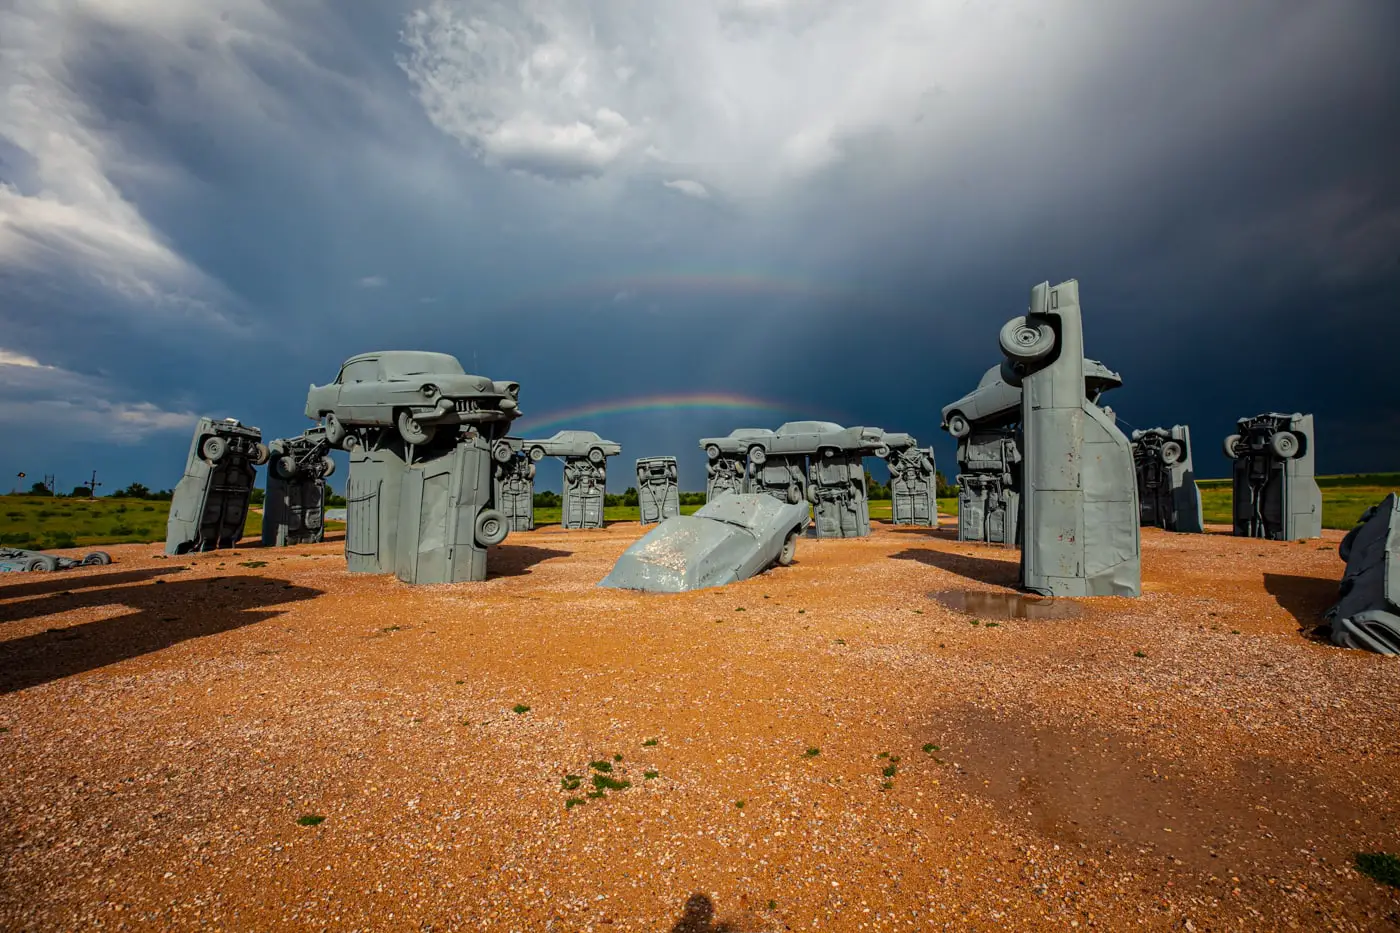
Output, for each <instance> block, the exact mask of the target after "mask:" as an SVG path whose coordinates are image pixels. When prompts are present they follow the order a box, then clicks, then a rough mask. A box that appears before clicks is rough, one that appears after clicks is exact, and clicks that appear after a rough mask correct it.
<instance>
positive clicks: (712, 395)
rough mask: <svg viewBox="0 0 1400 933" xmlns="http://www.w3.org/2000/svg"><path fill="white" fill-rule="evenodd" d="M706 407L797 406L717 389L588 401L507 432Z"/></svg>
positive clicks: (777, 410) (788, 410) (778, 410)
mask: <svg viewBox="0 0 1400 933" xmlns="http://www.w3.org/2000/svg"><path fill="white" fill-rule="evenodd" d="M697 409H708V410H714V411H752V412H762V413H765V414H772V415H783V414H792V413H793V412H796V411H797V409H796V408H794V407H793V406H792V405H788V404H785V403H783V402H773V401H767V400H765V399H761V398H750V397H747V396H743V395H729V394H724V393H718V392H702V393H693V394H689V395H653V396H647V397H644V398H627V399H613V400H612V401H606V402H592V403H590V404H588V405H580V406H578V407H577V408H569V409H565V410H564V411H554V412H550V413H548V414H545V415H540V416H538V417H533V418H532V417H530V416H529V415H526V416H525V417H523V418H521V419H520V421H518V422H516V423H515V424H514V425H512V426H511V433H512V434H515V435H519V434H520V433H521V432H522V431H529V432H530V433H532V434H538V433H540V432H542V431H546V430H549V429H550V428H554V429H559V428H564V427H570V426H577V425H579V424H580V423H581V422H584V421H588V420H593V419H597V418H609V417H612V416H613V415H630V414H635V413H638V412H651V411H685V410H697Z"/></svg>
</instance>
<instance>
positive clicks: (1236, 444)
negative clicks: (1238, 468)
mask: <svg viewBox="0 0 1400 933" xmlns="http://www.w3.org/2000/svg"><path fill="white" fill-rule="evenodd" d="M1239 455H1240V436H1239V435H1238V434H1231V435H1230V436H1229V437H1227V438H1225V456H1227V457H1229V458H1230V459H1231V460H1236V459H1238V458H1239Z"/></svg>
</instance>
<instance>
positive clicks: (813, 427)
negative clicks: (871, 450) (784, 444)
mask: <svg viewBox="0 0 1400 933" xmlns="http://www.w3.org/2000/svg"><path fill="white" fill-rule="evenodd" d="M844 430H846V429H845V428H843V427H841V425H839V424H837V423H836V422H834V421H789V422H788V423H787V424H784V425H779V427H778V430H777V431H775V432H774V433H775V434H807V433H812V434H825V433H827V432H828V431H844Z"/></svg>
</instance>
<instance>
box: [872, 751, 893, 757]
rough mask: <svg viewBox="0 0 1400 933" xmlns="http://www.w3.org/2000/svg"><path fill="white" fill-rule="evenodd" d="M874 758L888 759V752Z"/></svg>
mask: <svg viewBox="0 0 1400 933" xmlns="http://www.w3.org/2000/svg"><path fill="white" fill-rule="evenodd" d="M875 757H876V758H888V757H890V753H889V752H881V753H880V754H878V755H876V756H875Z"/></svg>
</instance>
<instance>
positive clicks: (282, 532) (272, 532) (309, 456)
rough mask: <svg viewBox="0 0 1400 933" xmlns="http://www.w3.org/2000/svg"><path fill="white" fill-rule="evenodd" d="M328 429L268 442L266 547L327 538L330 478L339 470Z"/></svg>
mask: <svg viewBox="0 0 1400 933" xmlns="http://www.w3.org/2000/svg"><path fill="white" fill-rule="evenodd" d="M330 447H331V445H330V442H329V441H328V440H327V439H326V429H325V428H311V429H309V430H307V431H306V432H304V433H303V434H301V435H299V436H297V437H291V438H279V439H278V440H275V441H273V442H272V443H271V444H269V445H268V452H269V460H268V464H267V495H266V496H264V498H263V521H262V543H263V547H287V546H288V545H291V544H314V543H316V542H318V541H320V540H322V538H324V537H325V533H326V528H325V524H326V523H325V518H326V514H325V513H326V477H328V476H330V475H331V473H333V472H334V471H335V461H334V460H332V459H331V458H330V457H329V456H327V454H328V453H329V452H330Z"/></svg>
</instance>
